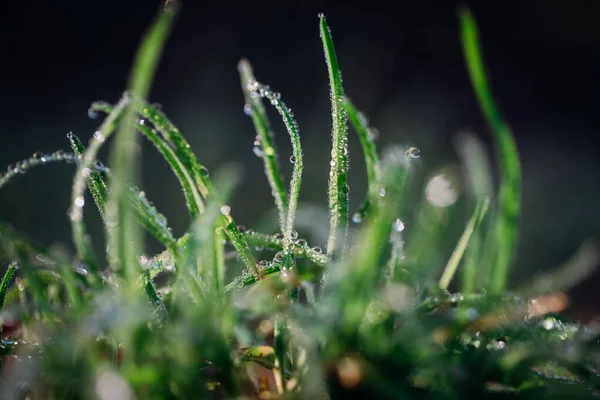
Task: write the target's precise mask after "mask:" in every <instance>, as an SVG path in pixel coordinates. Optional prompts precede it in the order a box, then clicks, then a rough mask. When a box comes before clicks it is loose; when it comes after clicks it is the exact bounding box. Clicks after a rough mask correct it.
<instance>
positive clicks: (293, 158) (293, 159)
mask: <svg viewBox="0 0 600 400" xmlns="http://www.w3.org/2000/svg"><path fill="white" fill-rule="evenodd" d="M290 162H291V163H292V164H296V156H291V157H290Z"/></svg>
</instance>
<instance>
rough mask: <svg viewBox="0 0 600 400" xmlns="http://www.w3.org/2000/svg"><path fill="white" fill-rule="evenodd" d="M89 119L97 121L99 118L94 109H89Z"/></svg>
mask: <svg viewBox="0 0 600 400" xmlns="http://www.w3.org/2000/svg"><path fill="white" fill-rule="evenodd" d="M88 118H91V119H96V118H98V113H97V112H96V111H95V110H94V109H93V108H89V109H88Z"/></svg>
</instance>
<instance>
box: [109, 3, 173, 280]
mask: <svg viewBox="0 0 600 400" xmlns="http://www.w3.org/2000/svg"><path fill="white" fill-rule="evenodd" d="M174 14H175V13H174V11H173V10H172V9H171V8H165V9H164V10H161V12H160V14H159V16H158V18H157V20H156V21H155V22H154V24H153V25H152V27H150V29H149V31H148V33H147V34H146V36H145V37H144V39H143V41H142V43H141V45H140V47H139V49H138V51H137V54H136V56H135V61H134V64H133V68H132V72H131V75H130V78H129V79H130V80H129V92H130V94H131V96H132V98H133V99H145V98H147V96H148V93H149V91H150V84H151V82H152V79H153V77H154V73H155V71H156V67H157V65H158V60H159V58H160V54H161V52H162V48H163V45H164V42H165V41H166V39H167V36H168V34H169V31H170V27H171V24H172V22H173V19H174ZM135 114H136V108H135V106H134V104H132V103H130V104H128V105H127V106H126V108H125V111H124V115H123V119H122V120H121V123H120V132H119V134H118V135H117V137H116V138H115V141H114V143H113V146H112V151H111V155H110V165H111V169H112V170H113V178H112V180H111V183H110V192H111V197H110V199H109V201H108V203H107V207H106V215H107V218H106V219H107V223H106V226H107V233H108V242H109V248H108V256H109V262H110V263H111V266H112V267H113V268H114V269H116V270H117V271H119V272H120V273H121V274H122V275H123V276H124V277H125V278H126V279H128V280H130V281H133V279H134V278H135V269H136V268H135V266H137V265H138V262H137V254H139V251H138V248H139V246H140V244H141V242H142V235H141V231H140V230H139V228H138V226H137V225H136V224H134V222H133V218H132V215H131V213H130V212H129V203H128V190H127V184H126V182H135V180H136V172H135V170H136V158H135V156H134V154H135V152H136V135H135V125H136V118H135Z"/></svg>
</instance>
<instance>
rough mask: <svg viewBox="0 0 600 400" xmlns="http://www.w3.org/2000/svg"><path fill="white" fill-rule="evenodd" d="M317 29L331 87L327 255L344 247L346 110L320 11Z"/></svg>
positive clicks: (346, 168) (346, 149)
mask: <svg viewBox="0 0 600 400" xmlns="http://www.w3.org/2000/svg"><path fill="white" fill-rule="evenodd" d="M319 29H320V32H321V39H322V41H323V50H324V52H325V61H326V62H327V70H328V72H329V85H330V89H331V118H332V129H331V135H332V149H331V171H330V173H329V212H330V227H329V240H328V241H327V254H328V255H330V256H332V255H333V254H334V252H336V251H338V250H341V249H343V248H344V245H345V240H346V233H347V230H348V185H347V173H348V125H347V123H346V120H347V116H346V112H345V111H344V108H343V107H342V99H343V98H344V88H343V86H342V77H341V74H340V69H339V65H338V60H337V55H336V53H335V48H334V46H333V40H332V39H331V33H330V31H329V27H328V26H327V22H326V21H325V16H324V15H323V14H319Z"/></svg>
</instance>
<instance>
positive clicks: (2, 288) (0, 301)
mask: <svg viewBox="0 0 600 400" xmlns="http://www.w3.org/2000/svg"><path fill="white" fill-rule="evenodd" d="M17 268H18V266H17V262H16V261H13V262H11V263H10V265H9V266H8V269H7V270H6V272H5V273H4V277H3V278H2V284H0V310H2V308H3V307H4V300H5V299H6V291H7V290H8V285H9V284H10V281H11V279H12V277H13V275H14V274H15V271H16V270H17Z"/></svg>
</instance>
